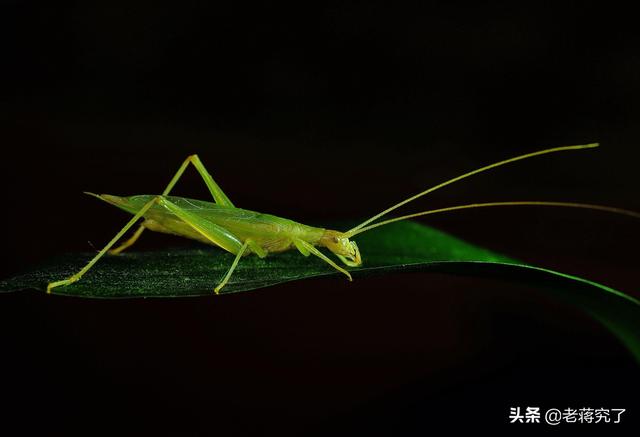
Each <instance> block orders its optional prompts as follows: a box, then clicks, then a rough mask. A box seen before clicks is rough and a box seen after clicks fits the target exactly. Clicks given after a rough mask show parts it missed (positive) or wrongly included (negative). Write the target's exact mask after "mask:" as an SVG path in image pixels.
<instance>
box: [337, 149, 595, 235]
mask: <svg viewBox="0 0 640 437" xmlns="http://www.w3.org/2000/svg"><path fill="white" fill-rule="evenodd" d="M598 146H599V144H598V143H591V144H583V145H578V146H563V147H554V148H552V149H545V150H539V151H537V152H532V153H527V154H525V155H520V156H516V157H513V158H509V159H505V160H504V161H499V162H496V163H494V164H490V165H487V166H484V167H481V168H479V169H476V170H473V171H470V172H468V173H465V174H463V175H460V176H458V177H455V178H453V179H449V180H448V181H445V182H442V183H441V184H438V185H436V186H433V187H431V188H429V189H426V190H424V191H422V192H421V193H418V194H416V195H415V196H411V197H409V198H408V199H405V200H403V201H402V202H400V203H396V204H395V205H393V206H391V207H389V208H387V209H385V210H384V211H382V212H381V213H379V214H376V215H374V216H373V217H371V218H370V219H368V220H365V221H364V222H362V223H360V224H359V225H358V226H356V227H355V228H352V229H349V230H348V231H347V232H346V234H349V233H352V232H354V231H357V230H358V229H361V228H363V227H365V226H367V225H368V224H369V223H371V222H373V221H375V220H377V219H379V218H380V217H382V216H384V215H386V214H388V213H390V212H391V211H394V210H396V209H398V208H400V207H401V206H403V205H406V204H407V203H409V202H413V201H414V200H416V199H418V198H420V197H422V196H424V195H425V194H429V193H432V192H434V191H436V190H439V189H440V188H442V187H446V186H447V185H450V184H452V183H454V182H458V181H459V180H462V179H465V178H468V177H469V176H473V175H475V174H478V173H482V172H483V171H487V170H491V169H493V168H496V167H500V166H501V165H505V164H510V163H512V162H516V161H522V160H523V159H528V158H533V157H534V156H538V155H545V154H547V153H555V152H564V151H569V150H582V149H592V148H594V147H598ZM352 235H355V234H352Z"/></svg>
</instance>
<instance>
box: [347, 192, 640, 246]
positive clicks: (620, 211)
mask: <svg viewBox="0 0 640 437" xmlns="http://www.w3.org/2000/svg"><path fill="white" fill-rule="evenodd" d="M491 206H562V207H569V208H582V209H591V210H596V211H606V212H612V213H615V214H623V215H627V216H630V217H635V218H638V219H640V213H638V212H635V211H629V210H628V209H622V208H615V207H612V206H605V205H594V204H590V203H573V202H547V201H538V200H531V201H529V200H523V201H514V202H486V203H470V204H467V205H457V206H449V207H447V208H440V209H432V210H429V211H422V212H416V213H414V214H409V215H403V216H402V217H395V218H392V219H389V220H385V221H383V222H379V223H375V224H373V225H371V226H365V227H361V228H360V229H356V230H353V229H352V230H350V231H347V232H345V233H344V236H345V237H347V238H351V237H353V236H354V235H358V234H361V233H363V232H367V231H370V230H371V229H375V228H377V227H379V226H384V225H388V224H389V223H393V222H399V221H401V220H407V219H410V218H415V217H420V216H423V215H431V214H439V213H441V212H449V211H457V210H460V209H471V208H486V207H491Z"/></svg>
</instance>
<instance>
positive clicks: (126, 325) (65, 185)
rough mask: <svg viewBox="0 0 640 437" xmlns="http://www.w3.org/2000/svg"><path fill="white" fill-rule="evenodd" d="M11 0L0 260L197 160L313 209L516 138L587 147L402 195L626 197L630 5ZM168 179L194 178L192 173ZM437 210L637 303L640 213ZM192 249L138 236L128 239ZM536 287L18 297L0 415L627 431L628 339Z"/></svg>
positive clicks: (388, 187)
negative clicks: (583, 411)
mask: <svg viewBox="0 0 640 437" xmlns="http://www.w3.org/2000/svg"><path fill="white" fill-rule="evenodd" d="M0 4H1V5H2V6H1V8H2V9H1V10H2V12H1V14H0V16H1V17H2V18H0V20H1V26H0V40H1V41H2V43H1V44H2V55H1V56H2V72H1V73H0V74H2V75H3V77H2V84H3V93H2V97H1V99H2V106H0V111H1V114H2V124H3V126H2V131H1V132H2V136H1V138H2V139H1V143H2V145H3V150H2V153H3V155H2V164H3V165H2V180H1V181H0V182H2V187H3V191H2V198H3V208H2V211H3V212H2V216H3V218H4V219H5V220H6V224H5V226H4V240H5V244H4V250H3V258H2V261H3V262H2V276H3V277H7V276H10V275H12V274H14V273H16V272H18V271H20V270H22V269H26V268H28V267H29V266H31V265H33V264H35V263H37V262H39V261H42V260H44V259H47V258H49V257H51V256H53V255H55V254H59V253H64V252H68V251H90V250H93V248H92V245H93V246H100V245H101V244H104V242H105V241H107V240H108V239H109V238H110V237H111V235H113V234H114V233H115V231H116V230H117V229H118V227H119V226H120V225H121V224H122V223H124V220H125V218H126V217H125V216H123V215H122V214H121V213H120V212H119V211H116V210H112V209H109V208H107V207H106V206H105V205H102V204H99V203H98V202H96V201H93V200H91V199H90V198H88V197H86V196H84V195H82V194H81V192H82V191H84V190H88V191H95V192H107V193H112V194H119V195H129V194H143V193H157V192H159V191H161V190H162V188H164V185H165V184H166V183H167V182H168V179H169V178H170V177H171V175H172V174H173V173H174V172H175V170H176V169H177V167H178V165H179V163H180V162H181V161H182V160H183V159H184V158H185V157H186V156H187V155H188V154H190V153H198V154H199V155H200V156H201V158H202V160H203V161H204V163H205V165H206V166H207V167H208V168H209V170H210V171H211V173H212V174H213V176H214V178H216V180H217V181H218V182H219V183H220V185H221V186H222V188H223V189H224V190H225V191H226V192H227V194H228V195H229V197H231V198H232V199H233V200H234V203H236V205H240V206H243V207H247V208H249V209H255V210H259V211H265V212H271V213H274V214H278V215H282V216H286V217H290V218H292V219H296V220H299V221H303V222H304V221H312V222H314V223H323V222H328V221H331V220H336V219H344V218H349V217H356V218H358V217H366V216H368V215H371V214H373V213H375V212H378V211H379V210H380V209H382V208H384V207H386V206H388V205H390V204H392V203H394V202H396V201H398V200H400V199H402V198H403V197H406V196H408V195H410V194H413V193H415V192H417V191H419V190H421V189H424V188H425V187H427V186H429V185H433V184H435V183H437V182H440V181H441V180H443V179H445V178H449V177H452V176H455V175H457V174H459V173H461V172H464V171H468V170H470V169H473V168H475V167H478V166H481V165H484V164H487V163H490V162H493V161H496V160H499V159H503V158H506V157H509V156H513V155H516V154H519V153H525V152H528V151H533V150H537V149H542V148H545V147H552V146H557V145H567V144H583V143H588V142H593V141H599V142H601V144H602V148H601V149H597V150H590V151H584V152H579V153H578V152H576V153H572V154H562V155H554V156H549V157H544V158H537V159H535V160H531V161H529V162H523V163H519V164H516V165H514V166H513V167H511V168H503V169H500V170H496V171H495V172H493V173H491V174H486V175H482V176H478V177H476V178H474V179H473V180H469V181H466V182H464V183H460V184H459V185H455V186H452V187H449V188H447V189H446V190H442V191H439V192H437V193H434V194H433V195H432V196H431V197H430V198H429V199H426V198H425V199H424V200H421V201H420V203H419V205H418V204H415V205H412V207H411V208H408V209H407V210H408V211H415V210H418V208H421V209H426V208H431V207H437V206H446V205H451V204H459V203H463V202H469V201H492V200H511V199H518V200H525V199H548V200H574V201H586V202H593V203H605V204H611V205H616V206H621V207H626V208H630V209H636V210H638V209H640V204H638V200H637V188H638V185H637V174H636V170H637V164H638V157H639V153H638V149H637V141H638V139H639V138H640V131H639V130H640V129H639V124H638V122H637V120H638V116H639V115H640V110H639V107H638V101H640V100H639V99H640V52H639V51H638V47H639V46H640V38H638V35H637V33H636V32H635V28H636V27H637V23H636V19H635V16H634V14H633V13H631V11H627V10H618V9H614V8H613V7H609V8H606V9H601V8H596V7H588V6H586V5H583V4H582V3H580V2H575V3H574V4H571V3H562V6H559V4H558V3H553V4H544V3H543V2H511V4H500V3H491V4H484V2H483V3H482V4H480V3H479V4H477V5H476V6H472V7H468V6H462V5H461V4H458V3H457V2H448V3H446V4H438V3H432V2H424V3H422V4H421V5H420V6H415V5H414V6H393V7H391V6H389V5H387V4H385V2H361V3H355V2H354V3H351V2H349V3H339V4H338V5H335V6H328V5H326V4H318V5H310V4H307V3H305V4H304V6H300V5H298V6H291V5H287V6H284V5H274V4H271V3H264V4H262V5H256V4H241V3H236V2H234V3H232V4H231V3H225V4H222V3H218V2H192V3H189V4H185V3H181V4H180V6H178V5H177V4H172V5H158V4H157V3H156V2H151V1H137V2H123V3H121V4H120V3H118V2H113V1H108V2H107V1H94V2H78V3H69V2H46V3H43V4H36V3H33V2H20V1H3V2H1V3H0ZM175 193H176V194H183V195H189V196H191V197H201V198H206V194H207V192H206V189H205V188H204V187H203V184H202V183H201V181H200V180H199V179H198V177H197V175H195V172H191V173H189V174H188V175H187V176H185V178H184V179H183V180H182V182H181V183H180V185H179V186H178V188H177V189H176V192H175ZM429 224H431V225H433V226H435V227H438V228H440V229H443V230H446V231H449V232H452V233H454V234H456V235H458V236H460V237H462V238H464V239H466V240H468V241H471V242H474V243H477V244H479V245H483V246H486V247H488V248H491V249H494V250H497V251H501V252H504V253H507V254H510V255H513V256H515V257H517V258H520V259H525V260H528V261H531V262H532V263H535V264H538V265H542V266H546V267H550V268H555V269H557V270H560V271H564V272H568V273H574V274H578V275H581V276H585V277H587V278H590V279H594V280H597V281H600V282H603V283H605V284H608V285H611V286H614V287H617V288H618V289H621V290H623V291H626V292H628V293H630V294H634V295H636V296H637V295H638V294H637V292H636V291H637V287H638V278H637V274H636V273H637V264H638V255H637V247H638V233H637V223H634V222H633V220H631V219H626V218H621V217H616V216H611V215H606V214H598V213H591V212H584V211H580V212H577V211H570V210H550V209H542V210H537V209H530V208H526V209H514V210H507V209H501V210H484V211H467V212H460V213H457V214H451V215H443V216H437V217H433V218H432V219H431V220H429ZM88 240H90V241H91V244H90V243H88ZM180 244H185V243H182V242H180V241H178V240H175V239H172V238H170V237H167V236H162V235H146V234H145V236H144V238H143V239H142V240H141V242H140V243H139V246H138V249H139V250H148V249H153V248H155V247H167V246H171V245H180ZM186 244H190V243H186ZM364 255H365V256H366V254H364ZM214 282H215V278H212V285H213V283H214ZM544 296H545V295H543V294H541V293H540V291H539V290H536V289H535V288H530V287H526V286H524V285H518V284H515V283H509V282H502V281H492V280H488V279H481V278H461V277H454V276H450V275H438V274H405V275H403V274H394V275H389V276H386V277H377V278H370V279H363V280H361V281H356V282H354V283H347V282H346V281H342V280H339V279H329V280H316V281H303V282H298V283H293V284H287V285H283V286H277V287H274V288H271V289H264V290H260V291H257V292H251V293H241V294H238V295H229V296H224V297H221V298H210V299H209V298H198V299H173V300H127V301H92V300H78V299H73V298H66V297H47V296H44V295H42V294H41V293H38V292H24V293H15V294H8V295H4V296H2V297H1V299H0V327H1V328H2V334H1V335H2V337H1V339H2V346H1V347H2V352H1V354H2V358H1V362H2V364H1V366H2V377H1V379H2V391H1V398H2V402H3V404H4V405H3V406H2V410H1V411H0V417H1V418H2V420H1V421H0V427H2V430H0V432H2V434H4V435H17V434H27V433H29V432H31V431H34V430H36V429H37V430H39V431H40V432H41V433H42V434H44V435H49V434H52V435H53V434H56V435H69V434H72V433H83V434H85V433H86V434H103V433H104V434H111V435H113V434H116V435H119V434H137V435H140V434H168V435H271V434H279V435H335V434H345V435H358V434H363V435H372V434H382V435H405V434H415V435H426V434H428V433H430V432H433V431H434V429H437V428H439V427H449V428H457V427H464V426H472V427H474V428H475V429H476V430H483V429H487V428H494V427H504V428H506V430H510V431H515V432H522V431H526V430H531V431H538V432H541V431H545V430H547V431H548V430H549V427H548V426H546V425H542V424H541V425H508V423H507V422H508V419H507V415H508V411H509V408H510V407H515V406H521V407H523V408H524V407H526V406H540V407H542V408H560V409H563V408H567V407H574V408H580V407H593V408H599V407H604V408H627V409H628V412H627V413H626V415H623V422H626V424H627V425H628V426H630V427H631V426H637V424H638V422H639V419H638V411H637V393H638V388H640V387H639V384H638V379H637V374H638V367H637V365H636V364H635V363H634V362H633V360H632V358H631V356H630V354H629V353H628V352H627V351H626V350H625V349H624V348H623V347H622V346H621V344H620V343H619V342H618V341H617V340H616V339H615V338H614V337H613V336H611V335H610V334H609V333H608V332H607V331H605V330H604V328H602V327H601V326H600V325H598V324H597V323H596V322H594V321H592V320H591V319H589V318H588V317H586V316H585V315H584V314H583V313H581V312H579V311H578V310H575V309H573V308H571V307H568V306H566V305H564V304H562V303H560V302H556V301H552V300H549V299H548V298H546V297H544ZM634 407H636V409H634ZM563 427H564V428H563V429H562V430H563V431H565V432H568V431H580V432H584V431H585V430H586V431H589V430H592V431H594V430H595V431H598V432H603V431H605V430H606V431H607V432H609V431H615V430H618V431H621V430H623V428H622V427H621V426H619V425H618V426H616V425H606V426H605V425H573V426H570V425H563ZM542 428H544V429H542ZM587 428H589V429H587Z"/></svg>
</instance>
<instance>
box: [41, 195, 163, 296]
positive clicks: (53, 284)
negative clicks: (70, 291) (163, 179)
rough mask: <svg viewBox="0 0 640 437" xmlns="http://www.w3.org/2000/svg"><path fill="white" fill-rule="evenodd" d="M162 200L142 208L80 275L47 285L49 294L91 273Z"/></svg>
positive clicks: (154, 199)
mask: <svg viewBox="0 0 640 437" xmlns="http://www.w3.org/2000/svg"><path fill="white" fill-rule="evenodd" d="M160 199H161V197H160V196H156V197H154V198H153V199H152V200H150V201H149V202H147V203H146V204H145V205H144V206H143V207H142V208H140V210H139V211H138V212H137V213H136V214H135V215H134V216H133V217H132V218H131V220H129V221H128V222H127V224H126V225H124V227H123V228H122V229H120V231H119V232H118V233H117V234H116V236H115V237H113V238H112V239H111V241H109V242H108V243H107V245H106V246H105V247H104V248H103V249H102V250H101V251H100V252H98V254H97V255H96V256H94V257H93V258H92V259H91V261H89V262H88V263H87V265H86V266H84V267H83V268H82V269H81V270H80V271H79V272H78V273H75V274H74V275H72V276H71V277H69V278H67V279H63V280H61V281H55V282H50V283H49V284H48V285H47V293H51V290H52V289H54V288H56V287H61V286H64V285H69V284H73V283H74V282H76V281H78V280H79V279H80V278H82V276H83V275H84V274H85V273H87V272H88V271H89V269H91V267H93V265H94V264H95V263H96V262H98V260H99V259H100V258H102V256H103V255H104V254H105V253H107V251H108V250H109V249H111V247H112V246H113V245H114V244H116V243H117V242H118V240H119V239H120V238H122V236H123V235H124V234H125V233H126V232H127V231H128V230H129V229H130V228H131V227H132V226H133V225H134V224H135V223H136V222H137V221H138V220H139V219H140V218H141V217H142V216H144V214H145V213H146V212H147V211H148V210H149V208H151V206H153V204H154V203H158V202H159V200H160Z"/></svg>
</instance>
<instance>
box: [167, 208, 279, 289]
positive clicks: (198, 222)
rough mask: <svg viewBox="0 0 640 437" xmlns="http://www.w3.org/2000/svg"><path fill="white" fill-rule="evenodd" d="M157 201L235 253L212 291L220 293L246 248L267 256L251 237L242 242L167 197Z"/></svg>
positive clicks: (210, 239)
mask: <svg viewBox="0 0 640 437" xmlns="http://www.w3.org/2000/svg"><path fill="white" fill-rule="evenodd" d="M159 203H160V204H161V205H163V206H164V207H165V208H167V209H168V210H169V211H171V212H172V213H173V214H175V215H176V216H177V217H178V218H179V219H180V220H182V221H183V222H184V223H186V224H188V225H189V226H191V227H192V228H193V229H194V230H196V231H197V232H199V233H200V234H201V235H202V236H204V237H205V238H207V239H208V240H209V241H211V242H212V243H214V244H215V245H217V246H220V247H222V248H223V249H225V250H227V251H229V252H231V253H233V254H235V255H236V257H235V259H234V260H233V263H232V264H231V267H230V268H229V270H228V271H227V273H226V275H225V276H224V277H223V278H222V281H220V283H219V284H218V285H217V286H216V287H215V289H214V291H215V293H216V294H218V293H220V290H221V289H222V287H224V286H225V285H226V284H227V282H228V281H229V278H230V277H231V274H232V273H233V271H234V270H235V269H236V267H237V265H238V262H239V261H240V258H242V256H243V255H245V254H246V253H247V249H250V250H251V252H253V253H255V254H256V255H258V256H259V257H260V258H264V257H265V256H267V251H266V250H265V249H264V248H262V247H260V245H259V244H257V243H256V242H254V241H253V240H251V239H247V240H245V242H244V243H241V242H240V240H239V239H238V238H237V237H236V236H235V235H233V234H232V233H231V232H230V231H228V230H227V229H225V228H223V227H222V226H219V225H216V224H215V223H211V222H210V221H208V220H205V219H203V218H201V217H199V216H198V215H196V214H193V213H191V212H188V211H185V210H184V209H182V208H180V207H179V206H178V205H176V204H175V203H173V202H171V201H170V200H168V199H165V198H162V199H160V201H159Z"/></svg>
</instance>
